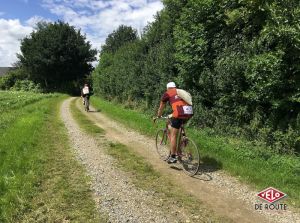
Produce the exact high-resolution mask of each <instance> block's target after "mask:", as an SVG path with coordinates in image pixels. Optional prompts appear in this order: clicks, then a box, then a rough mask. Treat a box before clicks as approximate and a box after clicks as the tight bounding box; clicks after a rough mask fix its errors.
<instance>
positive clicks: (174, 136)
mask: <svg viewBox="0 0 300 223" xmlns="http://www.w3.org/2000/svg"><path fill="white" fill-rule="evenodd" d="M178 131H179V129H176V128H173V127H171V155H176V147H177V134H178Z"/></svg>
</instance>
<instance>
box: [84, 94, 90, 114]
mask: <svg viewBox="0 0 300 223" xmlns="http://www.w3.org/2000/svg"><path fill="white" fill-rule="evenodd" d="M83 101H84V110H85V111H86V112H88V111H89V110H90V101H89V99H88V97H87V96H86V97H83Z"/></svg>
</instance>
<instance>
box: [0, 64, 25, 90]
mask: <svg viewBox="0 0 300 223" xmlns="http://www.w3.org/2000/svg"><path fill="white" fill-rule="evenodd" d="M27 78H28V75H27V73H26V71H25V70H24V69H22V68H17V69H14V70H10V71H9V72H8V73H7V74H6V75H4V76H2V77H0V89H1V90H9V89H10V88H11V87H13V86H14V85H15V83H16V81H18V80H25V79H27Z"/></svg>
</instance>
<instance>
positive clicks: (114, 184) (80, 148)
mask: <svg viewBox="0 0 300 223" xmlns="http://www.w3.org/2000/svg"><path fill="white" fill-rule="evenodd" d="M70 101H71V99H68V100H66V101H64V102H63V104H62V107H61V117H62V119H63V122H64V123H65V126H66V128H67V130H68V133H69V137H70V142H71V145H72V147H73V148H74V149H75V152H76V155H77V158H78V159H79V160H80V161H81V162H82V163H83V164H84V165H85V167H86V169H87V172H88V174H89V175H90V176H91V178H92V188H93V191H94V195H95V200H96V201H97V207H98V209H99V210H100V211H101V213H103V212H105V213H107V215H108V219H109V222H141V223H142V222H158V223H165V222H166V223H167V222H190V220H189V219H188V217H187V216H186V215H185V214H184V212H183V211H182V210H177V209H176V207H175V206H173V207H172V206H163V208H162V201H160V200H159V198H158V197H156V196H155V195H154V193H151V192H148V191H144V190H141V189H139V188H136V187H135V186H134V185H133V184H132V183H131V181H130V178H129V176H128V175H127V174H126V173H125V172H123V171H120V170H119V169H117V168H115V165H114V162H115V161H114V160H113V158H112V157H110V156H109V155H106V154H105V153H104V152H103V148H104V147H105V146H106V144H107V142H106V140H105V139H102V140H96V139H95V138H93V137H91V136H89V135H87V134H85V133H83V132H82V131H81V130H80V129H79V127H78V125H77V124H76V122H75V121H74V119H73V118H72V116H71V114H70V111H69V104H70ZM175 212H176V214H175Z"/></svg>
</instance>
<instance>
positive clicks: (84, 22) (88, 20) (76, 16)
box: [0, 0, 163, 66]
mask: <svg viewBox="0 0 300 223" xmlns="http://www.w3.org/2000/svg"><path fill="white" fill-rule="evenodd" d="M24 2H28V0H24ZM42 6H43V7H44V8H45V9H48V10H49V11H50V12H51V13H53V14H55V15H57V16H58V17H60V18H61V19H62V20H63V21H65V22H68V23H69V24H71V25H74V26H75V27H76V28H78V29H81V30H82V32H83V33H86V37H87V40H89V41H90V42H91V44H92V46H93V47H94V48H97V49H100V46H101V45H102V44H103V43H104V41H105V39H106V37H107V35H108V34H109V33H111V32H112V31H113V30H115V29H116V28H117V27H118V26H119V25H121V24H125V25H130V26H132V27H134V28H136V29H137V30H138V31H141V30H142V29H143V28H144V27H145V26H146V25H147V23H148V22H152V21H153V20H154V18H153V16H154V15H155V14H156V13H157V11H159V10H161V9H162V8H163V5H162V3H161V1H160V0H151V1H150V0H42ZM3 14H4V12H0V16H1V15H3ZM39 21H50V20H47V19H45V18H43V17H41V16H33V17H31V18H30V19H28V20H27V21H24V23H23V24H24V25H22V23H21V22H20V21H19V20H18V19H10V20H6V19H1V18H0V36H1V38H0V66H10V65H11V64H12V63H14V62H16V60H17V58H16V53H19V52H20V39H22V38H24V37H25V36H26V35H29V34H30V32H32V31H33V29H34V27H35V24H36V23H37V22H39ZM22 22H23V21H22Z"/></svg>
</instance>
